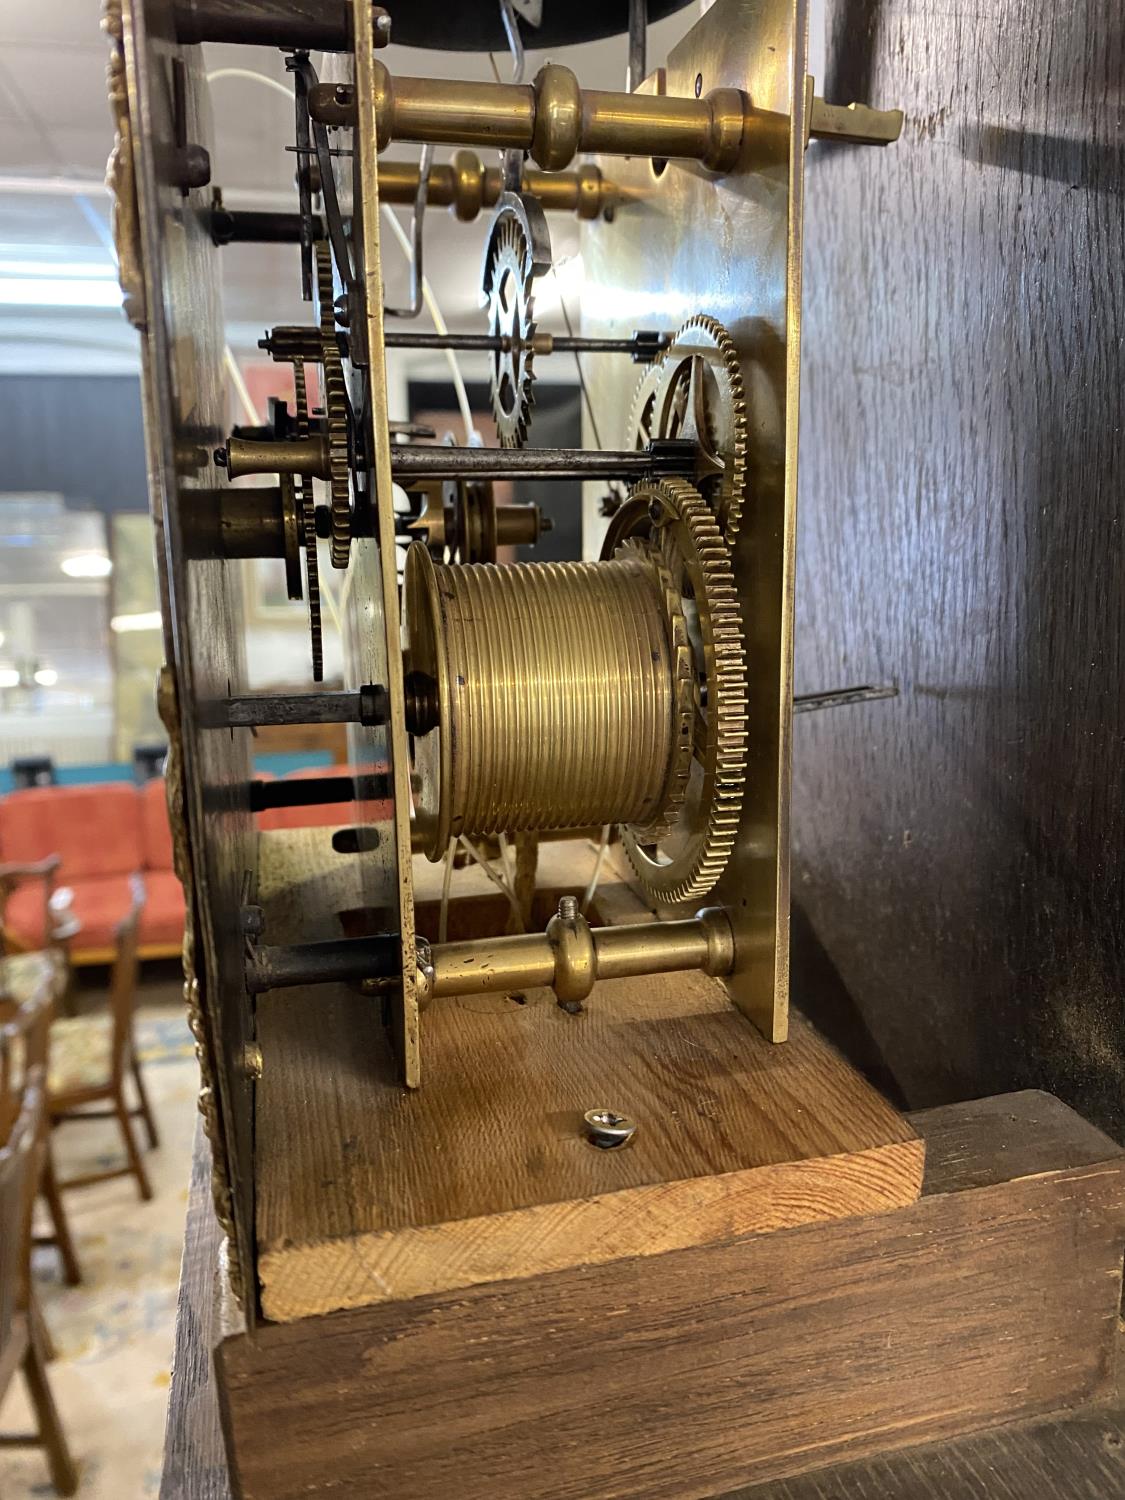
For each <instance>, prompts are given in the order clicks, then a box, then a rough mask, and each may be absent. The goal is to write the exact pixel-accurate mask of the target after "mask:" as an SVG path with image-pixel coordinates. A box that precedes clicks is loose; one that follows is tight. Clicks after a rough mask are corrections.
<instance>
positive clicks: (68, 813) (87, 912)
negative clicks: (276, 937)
mask: <svg viewBox="0 0 1125 1500" xmlns="http://www.w3.org/2000/svg"><path fill="white" fill-rule="evenodd" d="M51 854H57V855H58V856H59V858H60V859H61V861H62V863H61V866H60V868H59V871H58V874H57V875H56V877H55V889H56V891H59V890H62V889H67V890H69V891H70V892H71V893H72V900H71V905H70V911H71V913H72V914H73V915H74V916H75V917H76V918H77V920H78V922H79V923H80V924H81V927H80V930H79V931H78V932H77V933H76V934H75V936H74V937H73V938H72V939H71V940H70V955H71V961H72V962H73V963H75V964H91V963H105V962H107V961H108V960H109V959H110V958H112V956H113V946H114V945H113V929H114V927H115V926H116V924H117V923H118V922H119V921H120V920H121V918H122V917H123V916H125V914H126V913H127V912H128V910H129V906H130V903H131V891H130V883H129V878H130V876H131V875H134V874H138V873H139V874H140V875H141V877H142V879H143V880H144V885H145V907H144V914H143V916H142V918H141V930H140V951H141V957H142V958H166V957H171V956H172V955H174V954H178V953H179V951H180V945H181V942H182V939H183V930H184V898H183V891H182V889H181V886H180V882H179V881H178V880H177V879H176V876H175V873H174V871H173V869H172V839H171V834H170V832H169V829H168V814H167V811H166V808H165V803H164V782H163V780H161V779H159V778H158V779H156V780H154V781H150V782H147V783H146V784H145V785H144V786H143V787H140V788H138V787H136V786H133V785H131V784H130V783H128V782H103V783H100V784H98V785H93V786H47V787H29V788H28V789H27V790H24V791H18V792H10V793H9V794H8V795H7V796H6V797H3V798H0V861H3V862H5V863H12V864H29V863H33V862H34V861H36V860H40V859H45V858H46V857H47V856H48V855H51ZM43 929H44V910H43V891H42V887H41V885H40V884H39V882H38V881H27V882H25V883H24V884H22V885H21V886H19V887H18V888H17V889H16V890H15V891H13V893H12V894H11V896H10V897H9V898H8V903H7V907H6V910H5V913H4V930H5V938H6V939H7V941H8V943H9V945H10V946H11V947H13V948H15V947H22V948H39V947H42V946H43V943H44V940H45V933H44V930H43Z"/></svg>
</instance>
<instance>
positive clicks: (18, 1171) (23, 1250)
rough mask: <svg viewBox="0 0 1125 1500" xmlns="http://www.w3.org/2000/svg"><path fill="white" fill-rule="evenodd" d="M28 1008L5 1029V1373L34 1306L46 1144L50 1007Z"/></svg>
mask: <svg viewBox="0 0 1125 1500" xmlns="http://www.w3.org/2000/svg"><path fill="white" fill-rule="evenodd" d="M24 1009H26V1010H27V1011H29V1012H32V1014H30V1015H28V1016H27V1017H25V1018H23V1020H22V1022H21V1021H20V1020H18V1019H17V1020H16V1021H13V1022H11V1023H9V1024H8V1025H6V1026H4V1027H3V1028H2V1029H0V1074H2V1076H3V1078H4V1080H5V1083H6V1088H7V1093H6V1096H5V1098H4V1100H3V1101H2V1104H3V1112H4V1115H5V1116H6V1117H7V1118H8V1119H9V1120H10V1126H9V1128H8V1130H7V1132H6V1134H5V1135H4V1137H3V1144H2V1145H0V1370H2V1369H5V1368H6V1367H7V1365H8V1361H6V1360H5V1358H4V1353H5V1350H6V1348H7V1346H8V1343H9V1340H10V1339H11V1338H12V1336H13V1333H12V1330H13V1326H14V1320H15V1315H16V1314H17V1313H19V1312H22V1311H24V1310H25V1309H26V1308H27V1306H28V1302H29V1296H30V1277H31V1216H32V1210H33V1208H34V1204H35V1195H36V1192H37V1190H38V1186H39V1177H40V1173H41V1171H42V1165H43V1151H44V1148H45V1144H46V1134H45V1131H46V1094H47V1065H46V1048H47V1030H48V1026H49V1023H50V1006H49V1005H41V1004H37V1003H35V1002H32V1003H31V1004H29V1005H28V1006H26V1007H25V1008H24ZM17 1078H18V1080H19V1081H18V1084H17V1083H16V1082H14V1080H15V1079H17ZM2 1395H3V1392H2V1391H0V1396H2Z"/></svg>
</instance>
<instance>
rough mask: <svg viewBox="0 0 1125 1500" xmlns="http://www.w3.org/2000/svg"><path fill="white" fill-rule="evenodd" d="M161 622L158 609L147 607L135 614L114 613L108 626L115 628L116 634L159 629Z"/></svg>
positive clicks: (111, 628)
mask: <svg viewBox="0 0 1125 1500" xmlns="http://www.w3.org/2000/svg"><path fill="white" fill-rule="evenodd" d="M162 624H163V620H162V619H161V616H160V611H159V610H158V609H149V610H145V611H144V612H143V613H140V614H135V615H114V617H113V619H112V620H110V622H109V628H110V630H116V631H117V633H118V635H122V634H126V633H128V632H129V631H131V630H159V629H160V627H161V625H162Z"/></svg>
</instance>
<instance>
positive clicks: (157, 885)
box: [0, 765, 392, 965]
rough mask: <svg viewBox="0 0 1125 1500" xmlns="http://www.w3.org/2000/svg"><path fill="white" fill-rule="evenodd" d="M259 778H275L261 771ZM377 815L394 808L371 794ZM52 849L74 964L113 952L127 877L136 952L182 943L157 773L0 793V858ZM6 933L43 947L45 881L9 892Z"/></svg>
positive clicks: (310, 811)
mask: <svg viewBox="0 0 1125 1500" xmlns="http://www.w3.org/2000/svg"><path fill="white" fill-rule="evenodd" d="M383 769H385V767H372V766H364V767H360V766H341V765H335V766H318V767H314V768H309V769H307V770H303V771H291V772H290V773H289V775H288V776H287V777H286V778H285V780H287V781H289V780H293V779H299V780H303V779H305V778H306V777H310V776H355V775H362V774H367V773H370V772H371V771H372V770H383ZM258 778H259V779H260V780H272V779H273V778H272V777H270V776H269V775H268V774H267V773H265V772H259V773H258ZM371 816H373V817H374V818H375V819H380V818H383V819H385V818H390V817H391V816H392V811H391V804H390V803H389V802H382V801H381V802H376V803H375V804H374V807H373V809H372V812H371ZM354 821H355V805H354V803H351V802H342V803H333V804H329V805H324V806H314V807H283V808H271V809H270V810H269V811H268V812H263V813H260V814H259V815H258V819H257V822H258V827H259V828H262V829H271V828H316V827H332V826H335V825H339V824H346V823H353V822H354ZM51 854H57V855H58V856H59V858H60V859H61V861H62V863H61V866H60V868H59V871H58V874H57V875H56V877H55V889H56V890H57V891H58V890H62V889H68V890H69V891H71V892H72V901H71V906H70V911H71V913H72V914H73V915H74V916H75V917H76V918H77V920H78V921H79V923H80V924H81V930H80V931H79V932H78V933H76V934H75V936H74V937H73V938H72V939H71V940H70V956H71V962H72V963H74V964H79V965H80V964H93V963H106V962H108V960H109V959H110V958H112V956H113V929H114V927H115V925H116V924H117V923H118V922H119V921H120V920H121V918H122V917H123V916H125V914H126V913H127V912H128V910H129V907H130V904H131V892H130V884H129V877H130V876H131V875H134V874H138V873H139V874H140V875H141V877H142V878H143V880H144V884H145V908H144V915H143V916H142V918H141V936H140V953H141V957H142V958H168V957H171V956H172V955H174V954H178V953H179V951H180V945H181V942H182V939H183V930H184V897H183V890H182V888H181V886H180V882H179V881H178V880H177V879H176V874H175V871H174V870H173V868H172V835H171V831H170V830H169V827H168V811H167V806H166V804H165V800H164V781H163V779H162V778H161V777H157V778H156V779H154V780H152V781H149V782H146V783H145V785H144V786H143V787H139V788H138V787H136V786H133V785H132V784H131V783H129V782H123V781H108V782H102V783H99V784H97V785H94V786H45V787H32V788H29V789H28V790H26V791H19V792H9V794H8V795H7V796H6V797H0V862H3V863H11V864H31V863H34V862H35V861H37V860H41V859H45V858H46V857H47V856H48V855H51ZM4 936H5V939H6V940H7V942H8V944H9V946H10V947H12V948H41V947H42V946H43V943H44V940H45V935H44V903H43V889H42V885H41V884H40V882H39V881H27V882H25V883H24V884H23V885H21V886H19V887H18V888H17V889H16V890H15V891H14V892H13V893H12V895H11V896H10V897H9V898H8V903H7V907H6V909H5V911H4Z"/></svg>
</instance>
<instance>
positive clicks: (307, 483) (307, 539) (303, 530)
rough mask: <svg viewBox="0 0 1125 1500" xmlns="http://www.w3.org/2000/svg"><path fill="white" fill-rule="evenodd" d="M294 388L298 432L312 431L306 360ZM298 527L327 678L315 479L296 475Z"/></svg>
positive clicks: (312, 625) (319, 674)
mask: <svg viewBox="0 0 1125 1500" xmlns="http://www.w3.org/2000/svg"><path fill="white" fill-rule="evenodd" d="M293 391H294V394H295V396H296V407H297V436H298V437H302V438H305V437H308V435H309V396H308V387H307V386H306V384H305V362H304V360H303V359H295V360H294V361H293ZM296 483H297V497H296V498H297V531H298V536H299V542H300V545H301V547H302V548H303V549H304V553H305V592H306V595H307V598H308V605H309V639H310V641H311V643H312V675H313V681H314V682H323V680H324V630H323V625H322V623H321V618H320V562H319V559H318V556H317V550H316V512H315V507H314V505H313V494H312V480H311V479H305V478H302V477H298V478H297V481H296Z"/></svg>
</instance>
